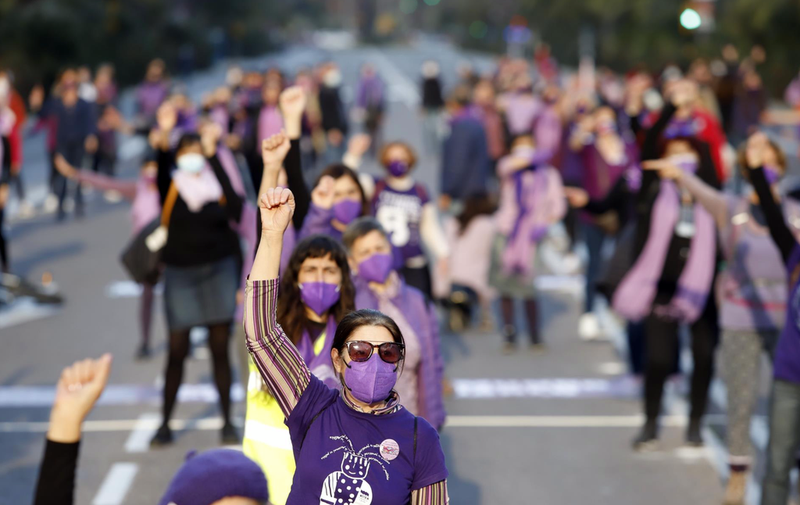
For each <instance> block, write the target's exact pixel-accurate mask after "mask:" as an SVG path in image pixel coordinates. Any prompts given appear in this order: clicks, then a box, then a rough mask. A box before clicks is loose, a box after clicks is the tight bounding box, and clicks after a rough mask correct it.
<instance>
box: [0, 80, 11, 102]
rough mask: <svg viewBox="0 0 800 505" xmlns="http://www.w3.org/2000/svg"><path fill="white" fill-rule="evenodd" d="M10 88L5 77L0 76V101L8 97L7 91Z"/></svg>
mask: <svg viewBox="0 0 800 505" xmlns="http://www.w3.org/2000/svg"><path fill="white" fill-rule="evenodd" d="M10 89H11V84H10V83H9V82H8V79H7V78H5V77H2V78H0V101H2V100H4V99H5V98H7V97H8V92H9V90H10Z"/></svg>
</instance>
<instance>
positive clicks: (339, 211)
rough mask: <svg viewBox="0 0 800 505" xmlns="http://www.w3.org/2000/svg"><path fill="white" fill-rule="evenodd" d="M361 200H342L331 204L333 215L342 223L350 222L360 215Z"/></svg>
mask: <svg viewBox="0 0 800 505" xmlns="http://www.w3.org/2000/svg"><path fill="white" fill-rule="evenodd" d="M361 210H362V209H361V202H358V201H356V200H342V201H341V202H339V203H336V204H334V205H333V217H334V218H335V219H336V220H337V221H339V222H340V223H342V224H350V223H352V222H353V220H354V219H355V218H357V217H358V216H360V215H361Z"/></svg>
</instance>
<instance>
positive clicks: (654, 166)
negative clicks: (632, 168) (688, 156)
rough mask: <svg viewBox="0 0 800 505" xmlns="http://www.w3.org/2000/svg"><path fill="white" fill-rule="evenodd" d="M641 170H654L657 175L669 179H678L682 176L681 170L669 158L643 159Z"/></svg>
mask: <svg viewBox="0 0 800 505" xmlns="http://www.w3.org/2000/svg"><path fill="white" fill-rule="evenodd" d="M642 170H656V171H657V172H658V176H659V177H661V178H662V179H669V180H671V181H679V180H680V179H681V177H683V170H681V169H680V167H677V166H675V164H674V163H672V162H671V161H670V160H669V159H661V160H648V161H644V162H642Z"/></svg>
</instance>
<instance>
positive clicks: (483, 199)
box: [456, 195, 497, 235]
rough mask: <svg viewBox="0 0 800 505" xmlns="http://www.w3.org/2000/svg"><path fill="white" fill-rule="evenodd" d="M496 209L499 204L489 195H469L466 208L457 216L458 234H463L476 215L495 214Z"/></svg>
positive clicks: (465, 204)
mask: <svg viewBox="0 0 800 505" xmlns="http://www.w3.org/2000/svg"><path fill="white" fill-rule="evenodd" d="M496 209H497V206H496V205H495V204H494V201H493V200H492V198H491V197H490V196H489V195H478V196H470V197H467V199H466V200H464V210H462V211H461V214H459V215H458V216H457V217H456V220H457V221H458V234H459V235H463V234H464V232H465V231H467V226H469V223H470V222H471V221H472V220H473V219H475V218H476V217H478V216H484V215H490V214H493V213H494V211H495V210H496Z"/></svg>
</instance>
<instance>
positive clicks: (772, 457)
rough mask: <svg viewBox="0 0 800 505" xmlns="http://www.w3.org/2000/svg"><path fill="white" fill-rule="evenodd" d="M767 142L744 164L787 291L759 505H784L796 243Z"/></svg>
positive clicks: (756, 142) (792, 400) (791, 411)
mask: <svg viewBox="0 0 800 505" xmlns="http://www.w3.org/2000/svg"><path fill="white" fill-rule="evenodd" d="M769 146H770V143H769V139H768V138H767V136H766V135H764V134H763V133H760V132H759V133H756V134H754V135H752V136H751V137H750V138H749V139H748V141H747V147H746V154H745V160H746V164H747V168H748V169H749V171H750V182H751V184H752V185H753V188H754V189H755V192H756V194H757V195H758V201H759V204H760V205H761V210H762V211H763V212H764V216H765V218H766V222H767V227H768V228H769V233H770V236H771V237H772V240H773V241H774V242H775V245H776V246H777V247H778V249H779V250H780V253H781V258H782V260H783V265H784V266H785V268H786V278H787V283H788V287H789V291H788V298H787V305H786V320H785V323H784V326H783V330H782V331H781V334H780V336H779V338H778V344H777V346H776V347H775V359H774V362H773V373H774V381H773V383H772V393H771V395H770V396H771V400H770V407H769V445H768V447H767V470H766V472H765V474H764V481H763V484H762V486H761V489H762V492H761V505H786V502H787V500H788V498H789V484H790V483H791V478H790V472H791V470H792V467H793V466H794V463H795V456H796V454H797V450H798V448H800V282H799V281H798V279H800V243H798V241H797V238H795V235H794V234H793V233H792V230H791V229H790V228H789V226H788V225H787V224H786V220H785V219H784V215H783V211H782V210H781V206H780V205H779V204H778V202H777V197H776V196H775V193H776V191H775V189H776V188H775V186H774V185H771V184H770V182H769V181H770V178H772V177H774V176H772V175H768V174H769V173H770V171H772V170H774V168H772V167H770V166H769V165H768V163H769V154H768V153H769V148H770V147H769Z"/></svg>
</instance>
